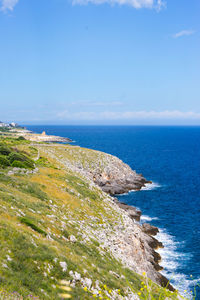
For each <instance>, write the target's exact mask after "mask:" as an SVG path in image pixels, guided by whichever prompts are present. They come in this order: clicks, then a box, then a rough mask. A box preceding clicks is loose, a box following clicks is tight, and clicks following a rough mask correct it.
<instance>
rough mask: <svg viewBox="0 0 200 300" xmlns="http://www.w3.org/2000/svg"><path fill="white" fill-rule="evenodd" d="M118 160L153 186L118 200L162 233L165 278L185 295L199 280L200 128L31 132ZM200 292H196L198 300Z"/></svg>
mask: <svg viewBox="0 0 200 300" xmlns="http://www.w3.org/2000/svg"><path fill="white" fill-rule="evenodd" d="M27 128H28V129H30V130H33V131H34V132H38V133H41V132H42V131H43V130H45V131H46V133H47V134H54V135H60V136H63V137H69V138H71V139H72V140H73V141H74V142H73V143H72V144H76V145H77V144H78V145H80V146H84V147H88V148H92V149H96V150H101V151H104V152H107V153H110V154H113V155H116V156H118V157H119V158H120V159H122V160H123V161H124V162H125V163H127V164H128V165H130V166H131V167H132V169H134V170H136V171H137V172H138V173H142V174H143V175H144V176H145V178H147V179H148V180H152V181H153V184H152V185H149V186H146V188H144V189H142V190H141V191H139V192H130V193H129V194H127V195H122V196H120V197H119V200H120V201H123V202H126V203H128V204H129V205H133V206H136V207H138V208H139V209H141V211H142V213H143V215H142V219H141V222H150V223H151V224H152V225H155V226H157V227H158V228H159V229H160V233H159V234H158V236H157V238H158V239H159V240H160V241H162V242H163V244H164V245H165V248H164V249H160V250H159V252H160V254H161V256H162V262H161V265H162V266H163V267H164V271H162V272H163V274H164V275H166V276H167V277H168V278H169V279H170V280H171V283H172V284H173V285H174V286H175V287H177V288H179V290H180V291H181V292H182V293H184V292H183V291H184V290H187V291H192V290H194V286H195V285H197V284H198V280H199V279H200V127H173V126H171V127H168V126H162V127H159V126H152V127H151V126H27ZM196 299H200V289H199V288H198V287H197V298H196Z"/></svg>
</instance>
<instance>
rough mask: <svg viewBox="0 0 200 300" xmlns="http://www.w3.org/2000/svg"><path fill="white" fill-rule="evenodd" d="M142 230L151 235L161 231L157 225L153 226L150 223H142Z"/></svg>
mask: <svg viewBox="0 0 200 300" xmlns="http://www.w3.org/2000/svg"><path fill="white" fill-rule="evenodd" d="M142 230H143V231H144V232H145V233H147V234H149V235H156V234H157V233H158V232H159V230H158V228H157V227H155V226H152V225H150V224H148V223H143V224H142Z"/></svg>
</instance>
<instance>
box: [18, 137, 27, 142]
mask: <svg viewBox="0 0 200 300" xmlns="http://www.w3.org/2000/svg"><path fill="white" fill-rule="evenodd" d="M17 140H18V141H25V140H26V139H25V137H23V136H19V137H18V139H17Z"/></svg>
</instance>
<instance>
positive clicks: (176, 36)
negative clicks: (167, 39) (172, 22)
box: [173, 30, 195, 39]
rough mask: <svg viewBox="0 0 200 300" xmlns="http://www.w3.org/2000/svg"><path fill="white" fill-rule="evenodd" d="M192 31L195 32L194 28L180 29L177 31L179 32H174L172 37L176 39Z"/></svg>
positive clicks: (190, 33)
mask: <svg viewBox="0 0 200 300" xmlns="http://www.w3.org/2000/svg"><path fill="white" fill-rule="evenodd" d="M194 33H195V31H194V30H182V31H179V32H177V33H175V34H174V35H173V38H175V39H177V38H179V37H182V36H188V35H193V34H194Z"/></svg>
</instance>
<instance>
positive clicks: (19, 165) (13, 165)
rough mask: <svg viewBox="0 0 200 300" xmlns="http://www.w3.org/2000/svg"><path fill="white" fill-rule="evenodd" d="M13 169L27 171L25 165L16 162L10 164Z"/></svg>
mask: <svg viewBox="0 0 200 300" xmlns="http://www.w3.org/2000/svg"><path fill="white" fill-rule="evenodd" d="M11 166H12V167H13V168H22V169H27V166H26V163H25V162H22V161H18V160H14V161H13V162H12V164H11Z"/></svg>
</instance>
